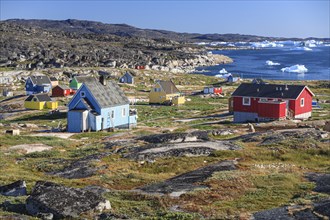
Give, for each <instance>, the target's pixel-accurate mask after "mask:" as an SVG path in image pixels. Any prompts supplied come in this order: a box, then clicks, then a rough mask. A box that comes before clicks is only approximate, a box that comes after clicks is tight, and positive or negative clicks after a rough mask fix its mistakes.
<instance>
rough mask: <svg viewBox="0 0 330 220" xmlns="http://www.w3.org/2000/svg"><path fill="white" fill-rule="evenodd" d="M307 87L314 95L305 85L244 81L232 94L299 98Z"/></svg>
mask: <svg viewBox="0 0 330 220" xmlns="http://www.w3.org/2000/svg"><path fill="white" fill-rule="evenodd" d="M305 88H306V89H307V90H308V91H309V92H310V93H311V94H312V95H313V96H314V94H313V93H312V92H311V91H310V90H309V89H308V87H307V86H304V85H278V84H251V83H242V84H241V85H240V86H239V87H238V88H237V89H236V90H235V92H234V93H233V94H232V96H245V97H263V98H283V99H297V98H298V97H299V95H300V93H301V92H302V91H303V90H304V89H305Z"/></svg>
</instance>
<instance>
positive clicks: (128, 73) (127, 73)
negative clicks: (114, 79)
mask: <svg viewBox="0 0 330 220" xmlns="http://www.w3.org/2000/svg"><path fill="white" fill-rule="evenodd" d="M125 75H128V76H130V77H131V78H134V76H133V75H132V74H131V73H130V72H126V73H125V74H124V75H123V76H125Z"/></svg>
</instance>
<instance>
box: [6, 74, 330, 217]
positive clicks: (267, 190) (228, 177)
mask: <svg viewBox="0 0 330 220" xmlns="http://www.w3.org/2000/svg"><path fill="white" fill-rule="evenodd" d="M94 70H95V69H94ZM52 71H53V70H51V71H45V73H46V74H49V73H50V72H52ZM54 71H56V70H54ZM135 74H136V77H135V78H136V79H135V85H122V88H123V90H124V92H125V93H126V94H127V96H129V97H134V98H136V99H138V101H137V103H136V104H135V105H133V106H132V107H131V108H136V109H137V112H138V126H137V127H136V128H133V129H130V130H115V131H114V132H108V131H100V132H86V133H80V134H74V135H72V136H70V137H67V136H66V137H63V136H61V135H60V134H62V133H56V132H50V133H48V134H54V135H53V136H52V135H45V134H44V133H41V132H40V131H42V130H51V129H52V128H53V129H54V128H55V129H56V128H57V127H58V125H59V124H60V125H61V127H62V128H64V127H65V126H66V113H65V110H66V106H65V105H66V104H67V103H68V101H69V99H67V98H58V99H59V100H61V101H60V105H61V106H60V109H61V111H60V113H57V114H49V112H48V111H47V110H40V111H38V110H35V111H30V110H24V109H23V106H22V105H23V100H24V99H22V97H19V96H18V97H15V98H13V99H10V100H2V101H1V103H0V108H1V111H2V112H7V113H8V112H9V113H12V114H10V115H9V116H8V117H6V118H5V119H2V120H1V121H0V123H1V126H0V131H1V133H0V140H1V141H0V170H1V172H0V185H6V184H9V183H12V182H14V181H17V180H25V182H26V184H27V191H28V193H30V192H31V190H32V188H33V186H34V185H35V183H36V181H39V180H47V181H51V182H54V183H58V184H61V185H64V186H68V187H75V188H84V187H87V186H99V187H103V188H106V189H109V190H108V191H107V192H106V193H105V194H104V197H105V198H106V199H108V200H109V201H110V203H111V207H112V209H111V210H109V211H108V212H110V213H112V214H114V215H115V216H119V217H127V218H130V219H201V218H211V219H238V218H241V219H247V218H249V217H251V216H252V214H253V213H255V212H258V211H262V210H266V209H271V208H276V207H280V206H284V205H292V204H298V205H309V204H312V203H313V202H316V201H318V200H320V199H322V198H326V197H329V195H327V194H325V193H321V192H315V191H313V189H314V187H315V184H314V183H313V182H310V181H309V180H308V179H307V178H306V174H307V173H329V172H330V149H329V137H327V134H328V133H327V132H325V131H322V129H323V124H324V121H326V120H329V119H330V115H329V109H330V103H329V100H330V88H329V82H318V81H306V82H303V81H299V82H294V83H299V84H306V85H308V86H309V87H310V88H311V90H312V91H313V92H314V93H315V94H316V98H318V99H319V105H320V107H321V108H317V109H314V110H313V115H312V118H311V119H310V120H307V121H303V122H300V121H275V122H268V123H258V124H254V127H255V130H256V132H255V133H250V132H249V131H248V129H249V128H248V126H247V124H233V123H231V121H232V116H231V115H229V114H228V98H229V97H230V94H231V93H232V92H233V91H234V89H235V88H236V87H237V85H238V84H227V83H226V82H224V81H223V80H221V79H217V78H214V77H208V76H202V75H194V74H174V73H168V72H161V71H152V70H140V71H137V70H135ZM168 77H170V78H172V79H173V81H174V82H175V83H176V85H177V86H178V88H179V89H180V90H181V91H183V92H184V93H185V94H186V98H187V99H188V100H189V101H187V102H186V103H185V104H184V105H181V106H160V105H149V104H148V102H147V97H148V91H150V89H151V87H152V85H153V83H154V81H155V79H161V78H168ZM276 83H281V82H278V81H277V82H276ZM283 83H284V82H283ZM285 83H287V82H285ZM290 83H293V82H290ZM212 84H213V85H221V86H222V87H223V91H224V95H223V96H210V95H203V94H201V93H196V92H197V91H202V89H203V87H204V86H206V85H212ZM17 88H23V86H22V85H21V87H20V86H19V85H17ZM16 92H21V93H22V94H23V93H24V91H22V90H21V91H20V90H19V89H18V90H17V91H16ZM11 106H12V107H11ZM14 107H17V108H14ZM15 110H16V111H15ZM17 110H20V111H17ZM31 124H33V125H35V126H31ZM29 125H30V126H29ZM13 128H18V129H20V130H21V135H20V136H10V135H8V134H5V133H4V131H5V130H8V129H13ZM283 129H287V131H291V133H282V130H283ZM193 131H205V132H207V136H208V139H209V141H211V142H217V141H227V140H229V141H231V143H232V144H234V145H235V146H238V147H239V149H237V150H212V151H210V152H209V153H208V154H202V155H200V156H199V155H193V156H192V155H180V156H175V155H174V156H169V157H157V158H156V159H153V160H134V159H130V158H128V157H125V155H126V153H129V152H130V151H131V150H132V149H134V148H135V147H141V149H143V147H145V146H148V147H150V146H152V143H146V142H145V141H141V140H140V139H139V138H141V137H143V136H146V135H154V134H176V133H189V132H193ZM40 133H41V135H40ZM38 134H39V135H40V136H36V135H38ZM23 144H24V145H31V144H44V145H47V146H51V147H52V148H51V149H48V150H45V151H40V152H31V153H26V151H25V150H24V148H23V149H21V150H13V149H12V147H13V146H16V145H23ZM162 144H163V143H158V144H156V146H157V147H162V146H163V145H162ZM148 149H149V148H148ZM226 160H228V161H235V164H236V165H235V166H236V168H235V169H232V170H227V171H219V172H214V173H213V174H212V175H211V176H209V177H207V178H206V179H205V180H203V181H202V182H197V183H194V184H195V185H197V186H198V185H200V186H202V187H200V188H197V189H193V190H191V191H187V192H185V193H183V194H181V195H179V196H171V195H169V194H151V193H146V192H143V191H141V190H140V189H141V188H143V187H144V186H148V185H151V184H155V183H160V182H162V181H166V180H168V179H170V178H173V177H176V176H178V175H181V174H184V173H187V172H190V171H194V170H197V169H199V168H202V167H205V166H208V165H212V164H216V163H218V162H221V161H226ZM79 166H81V167H84V169H86V170H89V171H90V173H88V174H86V173H76V172H78V171H76V169H75V168H79ZM84 175H85V176H84ZM26 199H27V196H18V197H8V196H4V195H0V216H3V217H5V216H12V215H17V212H18V214H19V215H26V217H27V218H31V219H33V217H30V216H28V213H27V212H26V210H24V204H25V200H26ZM8 202H9V203H11V204H14V205H16V206H15V207H17V209H10V208H8V207H7V206H5V205H4V204H5V203H8ZM19 207H21V208H19ZM22 207H23V208H22ZM15 212H16V213H15ZM82 217H86V218H91V216H90V214H88V213H86V214H83V215H82Z"/></svg>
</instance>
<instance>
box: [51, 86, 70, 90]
mask: <svg viewBox="0 0 330 220" xmlns="http://www.w3.org/2000/svg"><path fill="white" fill-rule="evenodd" d="M56 87H59V88H61V89H63V90H68V89H70V88H69V87H68V86H66V85H57V86H55V87H54V88H56Z"/></svg>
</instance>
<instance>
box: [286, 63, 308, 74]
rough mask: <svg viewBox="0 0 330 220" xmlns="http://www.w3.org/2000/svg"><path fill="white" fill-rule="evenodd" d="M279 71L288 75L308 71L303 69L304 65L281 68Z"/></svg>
mask: <svg viewBox="0 0 330 220" xmlns="http://www.w3.org/2000/svg"><path fill="white" fill-rule="evenodd" d="M281 71H282V72H289V73H305V72H308V69H307V68H306V67H305V65H299V64H296V65H293V66H290V67H285V68H282V69H281Z"/></svg>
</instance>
